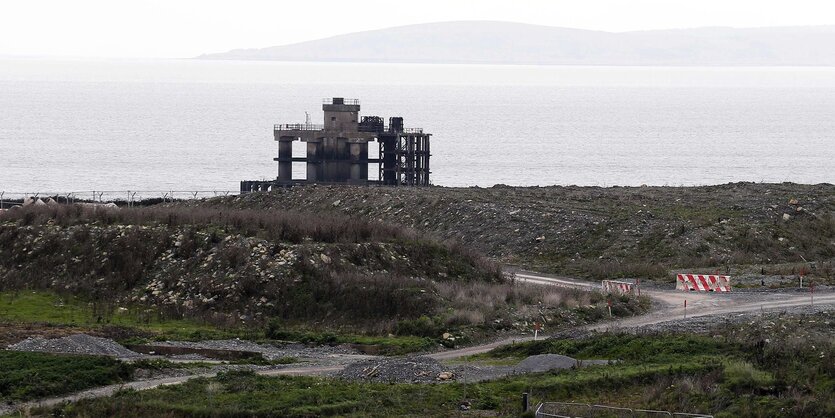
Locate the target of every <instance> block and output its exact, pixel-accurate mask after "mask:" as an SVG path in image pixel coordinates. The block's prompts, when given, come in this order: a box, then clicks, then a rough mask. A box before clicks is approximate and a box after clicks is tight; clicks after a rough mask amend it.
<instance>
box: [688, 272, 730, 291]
mask: <svg viewBox="0 0 835 418" xmlns="http://www.w3.org/2000/svg"><path fill="white" fill-rule="evenodd" d="M676 290H685V291H687V290H692V291H697V292H730V291H731V276H719V275H716V274H679V275H677V276H676Z"/></svg>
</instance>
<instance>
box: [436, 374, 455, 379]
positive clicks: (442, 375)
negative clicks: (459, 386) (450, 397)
mask: <svg viewBox="0 0 835 418" xmlns="http://www.w3.org/2000/svg"><path fill="white" fill-rule="evenodd" d="M452 379H455V375H454V374H453V373H452V372H440V373H438V380H441V381H444V380H452Z"/></svg>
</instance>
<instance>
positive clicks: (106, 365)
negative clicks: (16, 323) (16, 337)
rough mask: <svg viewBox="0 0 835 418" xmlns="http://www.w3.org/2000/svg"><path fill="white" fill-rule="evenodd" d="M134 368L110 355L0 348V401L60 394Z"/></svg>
mask: <svg viewBox="0 0 835 418" xmlns="http://www.w3.org/2000/svg"><path fill="white" fill-rule="evenodd" d="M132 372H133V368H132V367H131V366H129V365H126V364H124V363H122V362H120V361H118V360H114V359H111V358H109V357H94V356H75V355H73V356H70V355H66V356H59V355H55V354H45V353H22V352H12V351H0V402H9V401H25V400H29V399H36V398H43V397H47V396H56V395H62V394H65V393H71V392H75V391H79V390H83V389H87V388H90V387H95V386H104V385H108V384H112V383H118V382H121V381H125V380H129V379H130V377H131V374H132Z"/></svg>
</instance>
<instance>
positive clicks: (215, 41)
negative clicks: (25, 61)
mask: <svg viewBox="0 0 835 418" xmlns="http://www.w3.org/2000/svg"><path fill="white" fill-rule="evenodd" d="M454 20H501V21H510V22H519V23H531V24H539V25H547V26H560V27H570V28H579V29H593V30H604V31H610V32H622V31H631V30H651V29H673V28H693V27H703V26H732V27H763V26H806V25H830V24H835V2H833V1H831V0H759V1H748V0H746V1H742V0H687V1H683V0H681V1H680V0H571V1H565V0H514V1H511V0H356V1H339V0H330V1H322V0H300V1H292V2H288V1H255V0H235V1H213V0H133V1H121V0H72V1H69V0H3V1H2V2H0V55H27V56H73V57H114V58H115V57H125V58H139V57H147V58H187V57H193V56H197V55H200V54H203V53H212V52H224V51H227V50H230V49H235V48H262V47H267V46H274V45H285V44H290V43H296V42H302V41H306V40H312V39H319V38H324V37H328V36H334V35H340V34H345V33H351V32H358V31H363V30H373V29H382V28H386V27H392V26H401V25H408V24H417V23H429V22H440V21H454Z"/></svg>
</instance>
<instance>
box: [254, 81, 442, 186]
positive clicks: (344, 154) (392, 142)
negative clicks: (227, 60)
mask: <svg viewBox="0 0 835 418" xmlns="http://www.w3.org/2000/svg"><path fill="white" fill-rule="evenodd" d="M322 110H323V111H324V113H325V116H324V119H325V120H324V124H322V125H316V124H311V123H309V122H305V123H296V124H278V125H275V126H274V128H273V136H274V137H275V140H276V142H278V156H277V157H276V158H274V160H275V161H277V162H278V177H277V178H276V179H275V180H268V181H263V180H260V181H259V180H256V181H247V180H245V181H242V182H241V193H246V192H253V191H268V190H272V189H273V188H275V187H286V186H292V185H296V184H304V183H331V184H382V185H390V186H428V185H429V184H430V183H429V174H430V171H429V157H430V155H431V154H430V151H429V138H430V137H431V136H432V135H431V134H429V133H425V132H423V129H420V128H406V127H405V126H404V124H403V118H402V117H391V118H389V123H388V125H386V124H385V123H384V119H383V118H382V117H379V116H363V117H362V118H360V114H359V112H360V103H359V101H358V100H355V99H344V98H341V97H334V98H332V99H325V100H324V102H323V104H322ZM373 142H377V146H378V147H379V154H378V158H369V156H368V147H369V143H373ZM295 143H301V144H303V146H304V147H305V151H306V155H305V156H304V157H294V156H293V145H294V144H295ZM293 163H305V167H306V170H305V172H306V178H304V179H297V178H293ZM374 171H376V172H377V174H376V179H372V178H369V172H371V173H374Z"/></svg>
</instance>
